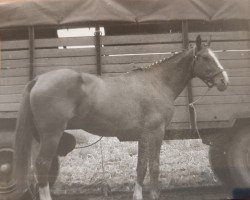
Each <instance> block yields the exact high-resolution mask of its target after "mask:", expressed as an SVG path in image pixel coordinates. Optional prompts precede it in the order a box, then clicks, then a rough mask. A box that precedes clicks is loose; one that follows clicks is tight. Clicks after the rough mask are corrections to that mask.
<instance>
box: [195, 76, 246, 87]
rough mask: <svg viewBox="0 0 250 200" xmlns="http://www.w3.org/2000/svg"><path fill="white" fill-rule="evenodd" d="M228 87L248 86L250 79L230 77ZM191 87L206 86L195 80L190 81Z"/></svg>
mask: <svg viewBox="0 0 250 200" xmlns="http://www.w3.org/2000/svg"><path fill="white" fill-rule="evenodd" d="M229 81H230V82H229V85H230V86H243V85H249V86H250V77H230V80H229ZM192 86H193V87H201V86H204V87H205V86H206V85H205V83H204V82H203V81H202V80H200V79H198V78H195V79H193V80H192Z"/></svg>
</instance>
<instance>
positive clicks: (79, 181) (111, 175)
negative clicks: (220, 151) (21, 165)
mask: <svg viewBox="0 0 250 200" xmlns="http://www.w3.org/2000/svg"><path fill="white" fill-rule="evenodd" d="M72 133H73V134H74V135H75V136H76V138H77V141H78V146H79V145H81V146H82V145H87V144H91V143H93V142H94V141H96V140H98V139H99V137H97V136H92V135H90V134H87V133H86V132H83V131H73V132H72ZM101 152H102V153H101ZM102 155H103V165H102ZM60 161H61V170H60V174H59V177H58V180H57V183H56V185H55V186H54V190H53V191H54V193H55V194H64V193H67V194H70V193H76V192H79V193H83V192H85V193H92V192H98V191H101V190H102V188H103V186H104V185H106V184H107V185H109V186H110V189H111V190H112V191H113V192H115V191H123V192H124V191H125V192H126V191H127V192H130V191H132V190H133V186H134V180H135V178H136V163H137V142H120V141H119V140H118V139H116V138H103V139H102V140H101V142H99V143H97V144H96V145H94V146H91V147H88V148H85V149H75V150H74V151H72V152H71V153H70V154H68V156H67V157H65V158H61V159H60ZM103 168H104V172H105V173H103ZM160 170H161V174H160V181H161V186H162V189H171V188H178V187H180V188H181V187H199V186H213V185H219V184H220V183H219V182H218V180H217V179H216V177H215V175H214V174H213V172H212V170H211V168H210V164H209V161H208V146H206V145H204V144H202V143H201V141H200V140H184V141H164V143H163V145H162V149H161V166H160ZM148 182H149V177H148V175H147V177H146V179H145V190H147V188H148Z"/></svg>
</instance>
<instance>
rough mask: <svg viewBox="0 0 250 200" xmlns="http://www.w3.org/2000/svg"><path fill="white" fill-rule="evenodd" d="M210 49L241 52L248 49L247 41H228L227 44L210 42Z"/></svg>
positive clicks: (249, 43)
mask: <svg viewBox="0 0 250 200" xmlns="http://www.w3.org/2000/svg"><path fill="white" fill-rule="evenodd" d="M211 49H213V50H243V49H250V42H249V41H233V42H231V41H228V42H212V43H211Z"/></svg>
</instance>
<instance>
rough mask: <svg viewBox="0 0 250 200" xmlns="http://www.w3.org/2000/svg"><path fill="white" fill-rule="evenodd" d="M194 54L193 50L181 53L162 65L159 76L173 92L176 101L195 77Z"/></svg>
mask: <svg viewBox="0 0 250 200" xmlns="http://www.w3.org/2000/svg"><path fill="white" fill-rule="evenodd" d="M192 62H193V53H192V51H191V50H188V51H185V52H182V53H180V54H179V55H177V56H176V57H174V58H172V59H171V58H170V59H169V60H168V61H167V62H165V63H162V67H160V70H159V72H158V73H159V74H158V76H159V77H160V78H161V79H162V82H163V83H164V85H165V86H166V87H168V88H169V89H170V90H171V91H172V92H173V98H174V99H176V98H177V97H178V96H179V94H180V93H181V92H182V91H183V89H184V88H185V86H186V85H187V84H188V82H189V81H190V80H191V79H192V77H193V72H192Z"/></svg>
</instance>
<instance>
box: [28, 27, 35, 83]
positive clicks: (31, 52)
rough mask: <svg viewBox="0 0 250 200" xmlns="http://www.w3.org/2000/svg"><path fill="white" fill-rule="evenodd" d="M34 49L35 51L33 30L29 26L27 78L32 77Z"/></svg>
mask: <svg viewBox="0 0 250 200" xmlns="http://www.w3.org/2000/svg"><path fill="white" fill-rule="evenodd" d="M34 51H35V31H34V27H33V26H31V27H29V56H30V57H29V64H30V66H29V80H32V79H33V78H34Z"/></svg>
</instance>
